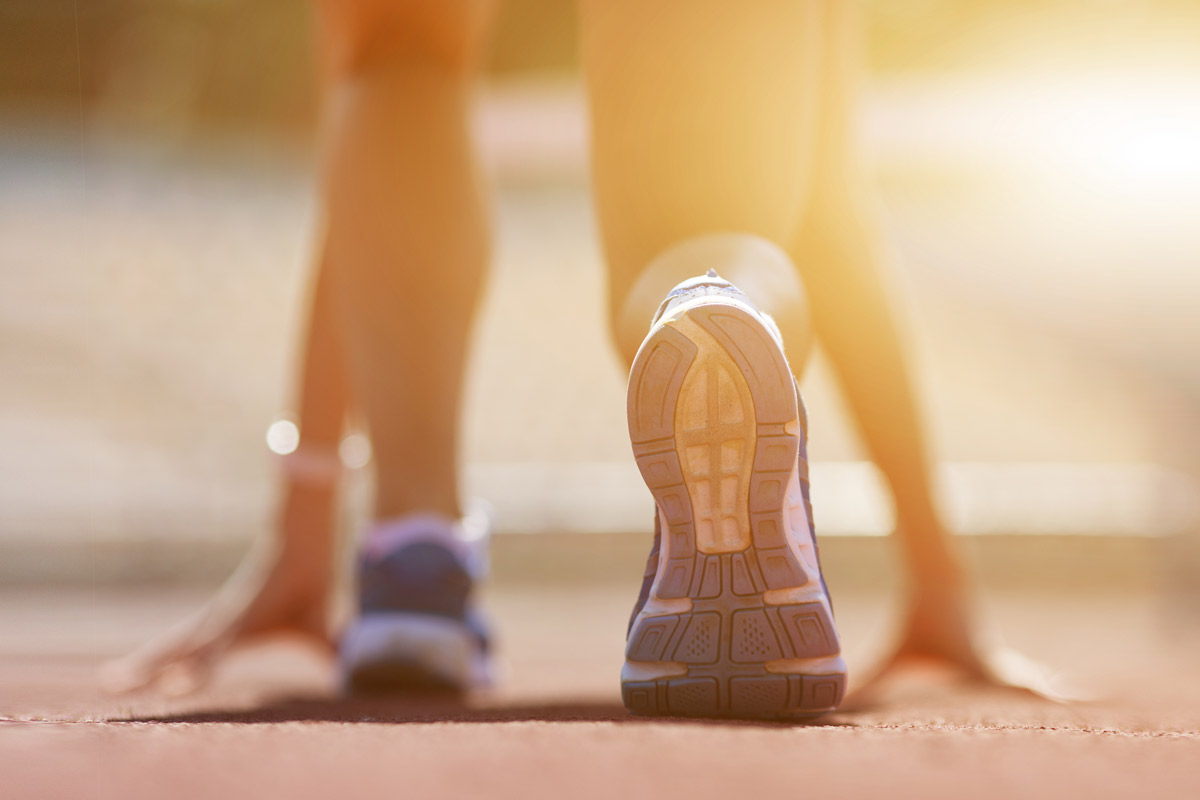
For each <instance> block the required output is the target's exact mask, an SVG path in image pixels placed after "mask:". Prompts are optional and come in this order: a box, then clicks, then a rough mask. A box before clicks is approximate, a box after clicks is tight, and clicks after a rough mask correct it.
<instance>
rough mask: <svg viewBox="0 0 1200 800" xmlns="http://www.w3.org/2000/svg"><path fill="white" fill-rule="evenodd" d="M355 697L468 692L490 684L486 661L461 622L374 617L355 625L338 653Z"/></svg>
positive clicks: (347, 687)
mask: <svg viewBox="0 0 1200 800" xmlns="http://www.w3.org/2000/svg"><path fill="white" fill-rule="evenodd" d="M339 662H340V668H341V670H340V671H341V675H342V684H343V688H344V689H345V691H347V692H348V693H351V694H373V693H400V692H464V691H467V690H469V689H472V688H478V687H480V686H485V685H487V683H488V668H487V658H486V655H485V654H484V653H483V651H482V648H481V647H480V645H479V641H478V638H477V637H476V635H475V634H474V633H473V632H472V631H471V630H470V629H469V628H468V627H467V626H466V625H463V624H462V623H460V622H457V621H455V620H452V619H447V618H443V617H436V616H432V615H429V614H406V613H374V614H369V615H366V616H363V617H360V618H359V619H357V620H355V621H354V623H353V624H352V625H351V626H350V628H349V629H348V630H347V631H346V633H345V635H344V636H343V637H342V642H341V646H340V648H339Z"/></svg>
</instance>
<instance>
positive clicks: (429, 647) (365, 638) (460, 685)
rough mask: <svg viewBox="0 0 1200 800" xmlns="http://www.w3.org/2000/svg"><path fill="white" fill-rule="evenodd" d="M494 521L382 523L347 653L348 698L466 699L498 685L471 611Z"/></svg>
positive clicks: (368, 550)
mask: <svg viewBox="0 0 1200 800" xmlns="http://www.w3.org/2000/svg"><path fill="white" fill-rule="evenodd" d="M487 524H488V523H487V519H486V516H485V515H482V514H479V513H472V514H468V515H467V516H466V517H465V518H464V519H463V520H461V521H458V520H451V519H448V518H446V517H444V516H441V515H438V514H413V515H409V516H405V517H401V518H399V519H395V520H390V521H385V522H382V523H377V524H376V526H375V527H374V528H373V529H372V530H371V531H370V532H369V533H368V535H367V537H366V541H365V543H364V545H363V551H362V555H361V558H360V562H359V573H358V581H359V587H358V592H359V609H358V616H357V618H356V619H355V620H354V621H353V622H352V623H351V624H350V627H349V629H348V630H347V631H346V633H345V635H344V636H343V637H342V640H341V643H340V646H339V662H340V666H341V673H342V682H343V686H344V687H345V688H346V690H347V691H349V692H355V693H359V692H430V691H433V692H441V691H451V692H461V691H466V690H468V689H472V688H477V687H480V686H483V685H486V684H487V683H488V682H489V679H490V660H489V644H488V634H487V630H486V627H485V625H484V623H483V621H482V619H481V618H480V615H479V614H478V612H477V611H475V609H474V608H473V605H472V597H471V595H472V590H473V588H474V585H475V582H476V581H477V580H478V579H479V578H480V577H482V574H483V572H484V569H485V564H484V561H485V557H486V556H485V554H486V538H487Z"/></svg>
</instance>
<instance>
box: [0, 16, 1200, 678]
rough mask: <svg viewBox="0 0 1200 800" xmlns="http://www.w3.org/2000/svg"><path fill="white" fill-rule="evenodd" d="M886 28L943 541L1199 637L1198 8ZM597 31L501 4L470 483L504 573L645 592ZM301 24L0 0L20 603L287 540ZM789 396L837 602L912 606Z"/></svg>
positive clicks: (212, 574)
mask: <svg viewBox="0 0 1200 800" xmlns="http://www.w3.org/2000/svg"><path fill="white" fill-rule="evenodd" d="M865 8H866V12H867V13H866V23H867V26H866V40H867V54H868V63H867V64H866V71H865V74H864V78H865V81H864V94H863V97H862V105H861V109H860V117H861V126H860V129H861V136H862V139H863V143H864V146H865V148H866V151H867V153H868V154H869V158H870V163H871V165H872V171H873V176H874V181H875V186H876V188H877V190H878V200H879V207H880V212H881V214H882V217H883V220H884V223H885V230H886V234H887V240H888V244H889V250H890V253H891V256H892V257H891V264H890V266H891V267H892V269H893V270H894V272H895V277H896V281H897V283H898V285H900V286H901V287H902V290H903V293H904V295H905V298H906V300H907V302H908V303H909V305H910V306H911V308H912V311H913V315H912V316H913V323H914V326H913V337H912V338H913V342H914V349H913V358H914V365H915V367H916V369H917V370H918V374H919V379H920V384H921V387H922V393H923V396H924V400H925V408H926V416H927V419H928V422H929V426H930V431H931V432H932V436H933V451H934V453H935V455H936V458H937V460H938V463H939V465H940V466H939V485H940V487H941V490H942V494H943V496H942V501H943V503H944V506H945V508H946V511H947V514H948V517H949V519H950V520H951V523H952V525H953V526H954V527H955V529H956V530H957V531H958V532H960V533H961V534H963V535H964V538H965V539H967V540H968V547H969V550H970V552H971V553H972V555H973V557H974V558H975V559H976V560H977V562H978V563H979V565H980V568H981V569H982V571H983V574H984V578H985V582H986V583H987V585H988V586H990V587H993V588H995V589H996V591H1002V590H1004V591H1008V590H1012V591H1018V592H1019V591H1024V590H1025V588H1026V587H1028V586H1030V585H1034V584H1036V585H1037V586H1040V587H1042V588H1045V587H1046V586H1058V587H1061V586H1068V587H1078V588H1079V591H1080V592H1083V591H1084V590H1085V589H1096V588H1098V587H1101V588H1102V587H1110V588H1111V587H1113V586H1120V587H1123V588H1124V589H1128V590H1129V591H1131V592H1136V593H1137V596H1138V597H1139V598H1141V599H1140V600H1139V602H1141V603H1143V604H1144V608H1145V609H1149V610H1148V611H1147V615H1148V616H1147V618H1150V616H1151V615H1152V616H1153V618H1155V619H1160V620H1172V619H1173V620H1176V621H1181V620H1182V621H1186V620H1188V619H1193V618H1195V617H1197V616H1200V615H1197V614H1196V613H1195V612H1196V610H1197V609H1198V608H1200V604H1198V603H1197V601H1196V599H1195V598H1196V595H1197V592H1198V591H1200V589H1198V588H1197V587H1198V586H1200V566H1198V562H1200V534H1198V531H1200V502H1198V500H1197V486H1198V485H1200V484H1198V481H1200V358H1197V354H1196V345H1197V343H1198V342H1200V314H1198V313H1197V311H1198V309H1197V300H1198V299H1200V291H1198V289H1200V224H1198V223H1200V4H1196V3H1194V2H1189V0H971V2H964V0H907V1H906V2H903V3H894V2H886V0H874V2H867V3H865ZM575 26H576V19H575V9H574V6H573V4H571V3H569V2H564V1H562V0H508V2H506V3H504V5H503V12H502V16H501V20H500V25H499V30H498V35H497V37H496V41H495V45H494V48H493V52H492V55H491V59H490V66H489V68H488V75H487V81H486V83H485V85H484V86H483V87H482V89H481V92H480V97H479V103H478V109H477V114H476V120H475V123H476V130H477V135H478V139H479V144H480V147H481V148H482V149H483V151H484V152H485V154H486V161H487V164H488V168H489V170H490V171H491V173H492V174H493V176H494V192H495V199H496V208H497V216H496V219H497V223H496V224H497V233H496V236H497V249H496V262H495V268H494V272H493V275H492V279H491V282H490V285H489V289H488V292H487V296H486V301H485V306H484V308H483V313H482V317H481V321H480V324H479V325H478V328H477V330H476V331H475V337H476V342H477V347H476V349H475V351H474V356H473V363H472V367H471V374H470V381H469V387H470V389H469V397H468V402H467V407H466V413H465V420H464V424H465V426H466V432H467V433H466V437H465V442H466V444H465V455H466V463H467V470H466V475H465V476H464V483H465V491H466V492H467V493H468V494H470V495H479V496H482V497H485V498H487V499H488V500H489V501H491V502H492V503H493V505H494V506H495V507H496V514H497V523H498V526H499V529H500V532H501V536H500V537H498V541H497V550H496V552H497V555H496V568H497V580H498V581H499V582H501V583H502V584H503V582H504V581H505V580H513V581H519V580H522V579H524V577H529V576H532V577H535V578H538V579H539V580H542V579H545V580H553V579H556V578H561V577H563V576H571V575H578V574H583V573H587V572H588V571H596V570H603V569H607V568H608V567H609V566H612V567H613V569H614V574H616V572H615V571H616V569H617V567H619V568H620V569H621V570H626V569H627V568H628V569H631V570H632V572H631V574H629V575H628V576H626V575H625V573H624V572H622V573H620V574H621V575H622V578H621V580H624V581H626V582H629V583H635V582H636V581H637V580H638V579H639V576H640V574H641V573H640V563H641V559H642V558H643V557H644V555H643V554H644V549H645V547H646V544H647V541H648V539H647V530H648V528H649V522H650V498H649V495H648V493H647V492H646V490H645V488H644V486H643V485H642V483H641V481H640V479H639V477H638V474H637V471H636V468H635V467H634V465H633V462H632V459H630V458H629V452H628V448H629V445H628V439H627V436H626V434H625V422H624V385H623V379H624V376H623V374H622V370H621V368H620V367H619V365H618V363H617V360H616V358H615V356H614V355H613V353H612V352H611V351H610V349H609V347H608V339H607V332H606V330H605V328H604V317H603V301H604V300H603V291H602V265H601V263H600V260H599V250H598V244H597V236H596V230H595V226H594V222H593V220H592V216H591V208H590V205H589V199H588V189H587V182H588V175H587V166H586V121H585V117H584V102H583V97H582V93H581V87H580V81H579V76H578V70H577V36H576V30H575ZM313 38H314V35H313V19H312V13H311V9H310V7H309V4H307V3H297V2H293V1H292V0H257V1H256V2H250V1H249V0H89V1H88V2H83V3H78V4H75V3H73V2H67V1H65V0H0V583H2V584H3V585H4V586H7V587H9V589H11V590H12V591H17V590H18V589H20V588H21V587H26V590H28V589H29V588H30V587H32V586H33V585H38V586H43V587H45V586H52V587H59V588H58V589H56V590H55V591H59V593H60V595H61V596H64V597H66V596H71V597H78V596H79V594H78V592H79V591H81V590H87V591H91V592H98V591H101V590H103V589H104V588H105V587H111V586H117V585H123V586H126V587H128V586H131V585H139V586H140V585H145V586H159V587H171V588H172V589H173V590H174V589H178V588H179V587H196V592H197V593H198V594H203V592H204V591H207V587H211V586H212V585H214V584H215V582H217V581H219V580H220V579H221V578H222V577H223V576H224V575H226V574H228V572H229V571H230V570H231V569H232V566H233V565H234V564H235V563H236V562H237V560H238V558H239V557H240V556H241V554H242V553H243V552H244V551H245V550H246V548H247V547H248V545H249V542H250V541H251V540H252V539H253V538H254V537H256V536H258V535H259V534H260V533H261V532H262V531H263V530H265V529H267V528H268V527H269V526H270V524H271V522H272V514H273V508H274V502H275V497H276V492H277V491H278V488H279V487H278V484H277V479H276V468H275V466H274V463H273V461H272V457H271V454H270V453H269V452H268V450H267V448H266V442H265V439H264V433H265V430H266V428H267V426H268V425H269V424H270V423H271V422H272V421H273V420H275V419H277V418H278V417H279V416H280V415H282V414H285V413H286V411H287V406H288V401H289V398H290V386H291V380H292V375H293V370H294V366H295V356H296V346H297V337H298V334H299V332H300V330H301V323H302V316H303V312H304V300H305V296H306V288H307V283H306V282H307V275H308V270H309V266H310V263H311V261H312V256H313V249H314V241H315V224H316V210H315V143H316V131H315V124H316V104H317V98H316V93H315V81H314V55H313V50H312V46H311V44H312V41H313ZM568 299H570V300H571V307H570V310H569V311H568V310H567V308H566V306H565V303H564V301H566V300H568ZM548 331H553V332H554V335H553V336H547V332H548ZM803 388H804V391H805V394H806V398H807V400H808V404H809V410H810V418H811V419H812V420H813V433H812V442H811V446H810V447H811V449H810V455H811V456H812V458H813V460H814V462H815V466H814V478H813V483H814V498H815V499H816V521H817V529H818V531H819V532H821V533H823V534H824V536H825V539H823V544H822V548H823V553H826V554H827V556H826V557H827V559H828V560H829V561H830V570H831V572H833V573H836V577H832V576H831V584H834V585H835V589H836V588H838V587H837V582H838V581H841V582H842V585H844V586H847V587H851V590H852V589H853V587H858V588H860V589H862V590H863V591H864V592H866V591H875V590H879V589H880V588H881V587H884V588H886V587H888V586H891V585H892V584H891V581H892V578H893V577H894V575H893V571H892V568H891V567H890V566H889V564H890V561H889V559H890V555H889V550H888V549H887V548H888V544H887V540H886V538H884V537H885V534H887V533H888V532H889V530H890V525H891V510H890V507H889V505H888V501H887V499H886V497H885V496H884V495H883V493H882V492H881V489H880V486H879V480H878V477H877V475H876V474H875V471H874V469H873V468H872V467H871V466H870V465H869V463H867V462H866V461H865V460H864V454H863V451H862V448H861V446H860V444H859V442H858V440H857V439H856V434H855V432H854V430H853V427H852V425H851V424H850V422H849V420H848V418H847V416H846V414H845V412H844V410H843V408H842V404H841V399H840V397H839V395H838V393H837V389H836V386H835V385H834V383H833V381H832V379H831V376H830V372H829V370H828V368H827V366H826V364H825V363H824V362H823V361H822V360H821V359H820V358H819V357H818V359H817V362H816V364H815V366H814V368H813V369H812V370H810V373H809V374H808V376H807V377H806V378H805V383H804V387H803ZM535 398H548V399H549V401H550V402H549V404H548V405H546V406H543V405H542V404H539V403H536V402H534V399H535ZM564 407H574V408H576V409H578V413H577V414H574V415H572V416H570V417H569V418H568V417H563V418H560V417H556V416H554V415H553V414H548V413H547V411H546V408H550V409H555V408H564ZM581 421H582V424H581ZM367 472H369V470H363V471H362V472H361V473H360V474H359V475H358V476H357V478H356V488H354V489H353V491H351V492H350V493H349V497H348V503H347V508H348V510H347V512H346V527H347V528H348V529H350V528H353V526H354V522H355V515H356V512H355V509H356V508H359V507H361V503H362V495H363V493H364V492H365V491H366V490H367V489H366V483H367ZM630 565H632V566H630ZM589 574H590V573H589ZM72 587H74V588H72ZM71 592H75V594H71ZM10 595H11V592H10ZM1080 596H1082V595H1080ZM192 597H193V600H189V601H187V602H183V601H180V603H179V604H177V606H170V605H169V604H167V605H166V606H158V607H157V608H158V609H159V610H160V616H161V617H166V616H168V613H167V611H170V613H175V611H176V610H177V608H181V607H187V606H188V603H191V602H194V596H192ZM627 599H632V597H630V598H627ZM513 602H514V603H515V602H517V601H513ZM621 602H622V603H625V602H626V599H623V600H622V601H621ZM518 605H519V603H518ZM513 607H515V606H513ZM1142 607H1143V606H1139V608H1142ZM164 608H165V609H167V610H166V611H163V610H162V609H164ZM1163 609H1172V610H1174V612H1175V613H1174V614H1164V613H1162V611H1163ZM147 613H148V612H147ZM160 621H161V620H160V619H159V618H158V617H155V618H154V619H153V620H149V619H148V618H147V621H145V623H144V625H143V627H141V628H138V627H137V626H136V625H132V623H131V625H132V627H131V628H130V631H132V632H131V633H128V634H127V636H128V638H130V639H132V638H134V635H135V633H136V634H137V635H141V634H142V633H145V632H148V631H150V630H152V629H153V628H154V626H155V625H158V624H159V623H160ZM14 624H15V623H14ZM622 624H623V623H622ZM872 624H874V623H872ZM0 628H3V630H7V631H9V632H10V634H11V631H12V625H9V626H8V627H3V626H0ZM13 635H15V634H13ZM26 640H27V639H22V640H21V641H26ZM9 641H10V642H11V641H13V639H12V637H11V636H10V637H9ZM114 647H115V645H114ZM1035 649H1036V648H1035ZM618 655H619V654H618Z"/></svg>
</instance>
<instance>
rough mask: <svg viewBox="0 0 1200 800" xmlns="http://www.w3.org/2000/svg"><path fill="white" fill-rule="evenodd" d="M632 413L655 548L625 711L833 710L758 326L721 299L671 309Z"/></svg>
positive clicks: (778, 380)
mask: <svg viewBox="0 0 1200 800" xmlns="http://www.w3.org/2000/svg"><path fill="white" fill-rule="evenodd" d="M628 412H629V433H630V439H631V440H632V443H633V451H634V455H635V457H636V459H637V463H638V469H639V470H640V471H641V474H642V478H643V479H644V480H645V482H646V485H647V486H648V487H649V488H650V491H651V492H652V493H653V495H654V499H655V503H656V505H657V507H658V514H659V523H660V526H661V534H662V538H661V543H660V555H659V563H658V571H657V573H656V575H655V578H654V582H653V584H652V586H651V590H650V595H649V598H648V600H647V602H646V605H645V606H644V607H643V609H642V610H641V612H640V613H639V614H638V616H637V618H636V619H635V620H634V624H633V626H632V627H631V630H630V635H629V639H628V643H627V647H626V653H625V655H626V662H625V667H624V669H623V670H622V681H621V688H622V696H623V699H624V702H625V706H626V708H628V709H629V710H630V711H631V712H633V713H634V714H645V715H655V716H662V715H669V716H703V717H737V718H753V719H758V718H797V717H811V716H815V715H818V714H822V713H825V712H828V711H830V710H832V709H833V708H835V707H836V706H837V704H838V703H839V702H840V701H841V699H842V696H843V693H844V691H845V685H846V670H845V664H844V662H843V661H842V659H841V657H840V645H839V643H838V638H837V633H836V630H835V629H834V625H833V619H832V614H831V613H830V608H829V601H828V598H827V597H826V595H825V591H824V587H823V583H822V580H821V575H820V568H819V566H818V564H817V560H816V554H815V545H813V543H812V536H811V533H808V534H807V538H806V539H804V540H801V539H802V536H803V534H802V536H796V535H793V534H791V533H789V524H790V525H792V526H795V525H798V524H800V523H798V522H797V521H796V516H797V513H796V505H797V502H798V503H799V508H800V513H801V514H803V500H802V498H796V497H795V496H791V497H789V494H792V495H794V494H795V492H794V491H792V492H790V491H789V489H798V487H799V482H798V479H797V477H796V475H795V470H796V465H797V453H798V449H799V446H800V436H801V435H802V434H801V432H800V422H799V408H798V403H797V396H796V390H795V384H794V382H793V379H792V374H791V371H790V369H789V367H788V365H787V361H786V359H785V358H784V355H783V352H782V350H781V349H780V347H779V345H778V344H776V342H775V339H774V338H773V337H772V335H771V333H770V331H769V330H768V329H767V327H766V325H765V324H764V323H763V322H762V320H761V318H760V317H759V316H758V314H757V313H756V312H755V311H754V310H752V309H751V308H750V307H749V306H747V305H745V304H743V303H741V302H738V301H736V300H733V299H731V298H721V299H719V300H718V299H715V298H712V297H708V298H703V299H702V300H699V301H695V302H693V303H686V304H684V305H682V306H680V307H679V308H677V309H674V310H673V311H672V313H671V314H670V315H668V318H667V319H666V320H664V321H662V322H660V323H659V324H658V326H657V327H656V329H655V330H653V331H652V332H651V334H650V336H649V337H647V339H646V341H645V342H644V343H643V345H642V347H641V349H640V350H639V351H638V355H637V357H636V359H635V360H634V364H633V369H632V371H631V373H630V379H629V397H628ZM804 520H805V521H804V522H803V527H804V528H805V529H806V528H807V518H806V517H805V518H804ZM806 542H807V543H806Z"/></svg>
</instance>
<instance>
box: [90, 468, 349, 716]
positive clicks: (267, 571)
mask: <svg viewBox="0 0 1200 800" xmlns="http://www.w3.org/2000/svg"><path fill="white" fill-rule="evenodd" d="M303 495H304V493H303V492H302V491H300V492H298V491H296V490H293V491H292V492H290V495H289V498H288V501H287V502H286V503H285V506H284V513H283V515H282V518H281V520H280V528H281V534H282V535H281V537H280V538H279V541H278V542H272V543H271V544H270V545H269V546H266V547H260V548H256V549H255V550H254V551H252V552H251V553H250V554H249V555H248V556H247V557H246V559H245V560H244V561H243V562H242V564H241V565H240V566H239V567H238V569H237V571H236V572H235V573H234V575H233V576H232V577H231V578H230V579H229V581H228V582H227V583H226V584H225V585H224V586H222V587H221V589H220V590H219V591H218V592H217V594H216V596H215V597H214V598H213V599H212V600H211V601H210V602H209V603H208V604H207V605H206V606H205V607H204V609H202V610H201V611H200V612H199V613H197V614H195V615H193V616H192V617H191V618H189V619H187V620H185V621H183V622H182V623H180V624H179V625H177V626H176V627H174V628H172V629H171V630H168V631H166V632H164V633H163V634H161V635H160V636H158V637H156V638H154V639H152V640H151V641H150V642H148V643H146V644H145V645H143V646H142V647H140V648H138V649H137V650H136V651H134V652H133V653H131V654H129V655H127V656H125V657H123V658H120V659H116V660H114V661H111V662H109V663H108V664H106V665H104V667H103V668H102V670H101V676H100V677H101V683H102V684H103V685H104V687H105V688H106V689H108V690H110V691H114V692H126V691H133V690H135V689H142V688H148V687H156V688H158V689H160V690H162V691H164V692H166V693H168V694H184V693H187V692H190V691H193V690H195V689H197V688H199V687H200V686H201V685H202V684H203V683H204V682H205V681H206V680H207V679H208V678H209V677H211V675H212V672H213V670H214V669H215V667H216V666H217V664H218V663H219V662H220V660H221V659H222V657H224V656H225V655H226V654H227V653H228V652H229V651H231V650H233V649H235V648H237V647H239V646H241V645H244V644H247V643H250V642H252V641H254V640H256V639H261V638H264V637H267V636H271V635H281V634H282V635H292V636H298V637H300V638H302V639H304V640H306V641H309V642H312V643H314V644H316V645H317V646H318V647H319V648H320V649H322V650H323V651H326V652H331V651H332V649H333V644H332V641H331V639H330V636H329V632H328V627H327V621H326V611H327V605H328V599H329V587H330V581H331V572H330V556H329V553H330V547H331V545H330V542H331V539H332V536H331V535H330V534H331V531H330V530H329V528H330V526H331V519H332V515H331V514H330V513H324V514H322V513H319V512H320V509H319V508H313V503H312V500H313V499H314V498H312V497H307V498H306V497H304V496H303ZM317 505H318V506H325V505H326V504H325V503H319V502H318V503H317ZM325 510H326V511H331V510H332V505H331V502H330V503H329V505H328V508H326V509H325ZM314 511H317V512H318V513H312V512H314ZM322 526H323V529H322Z"/></svg>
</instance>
